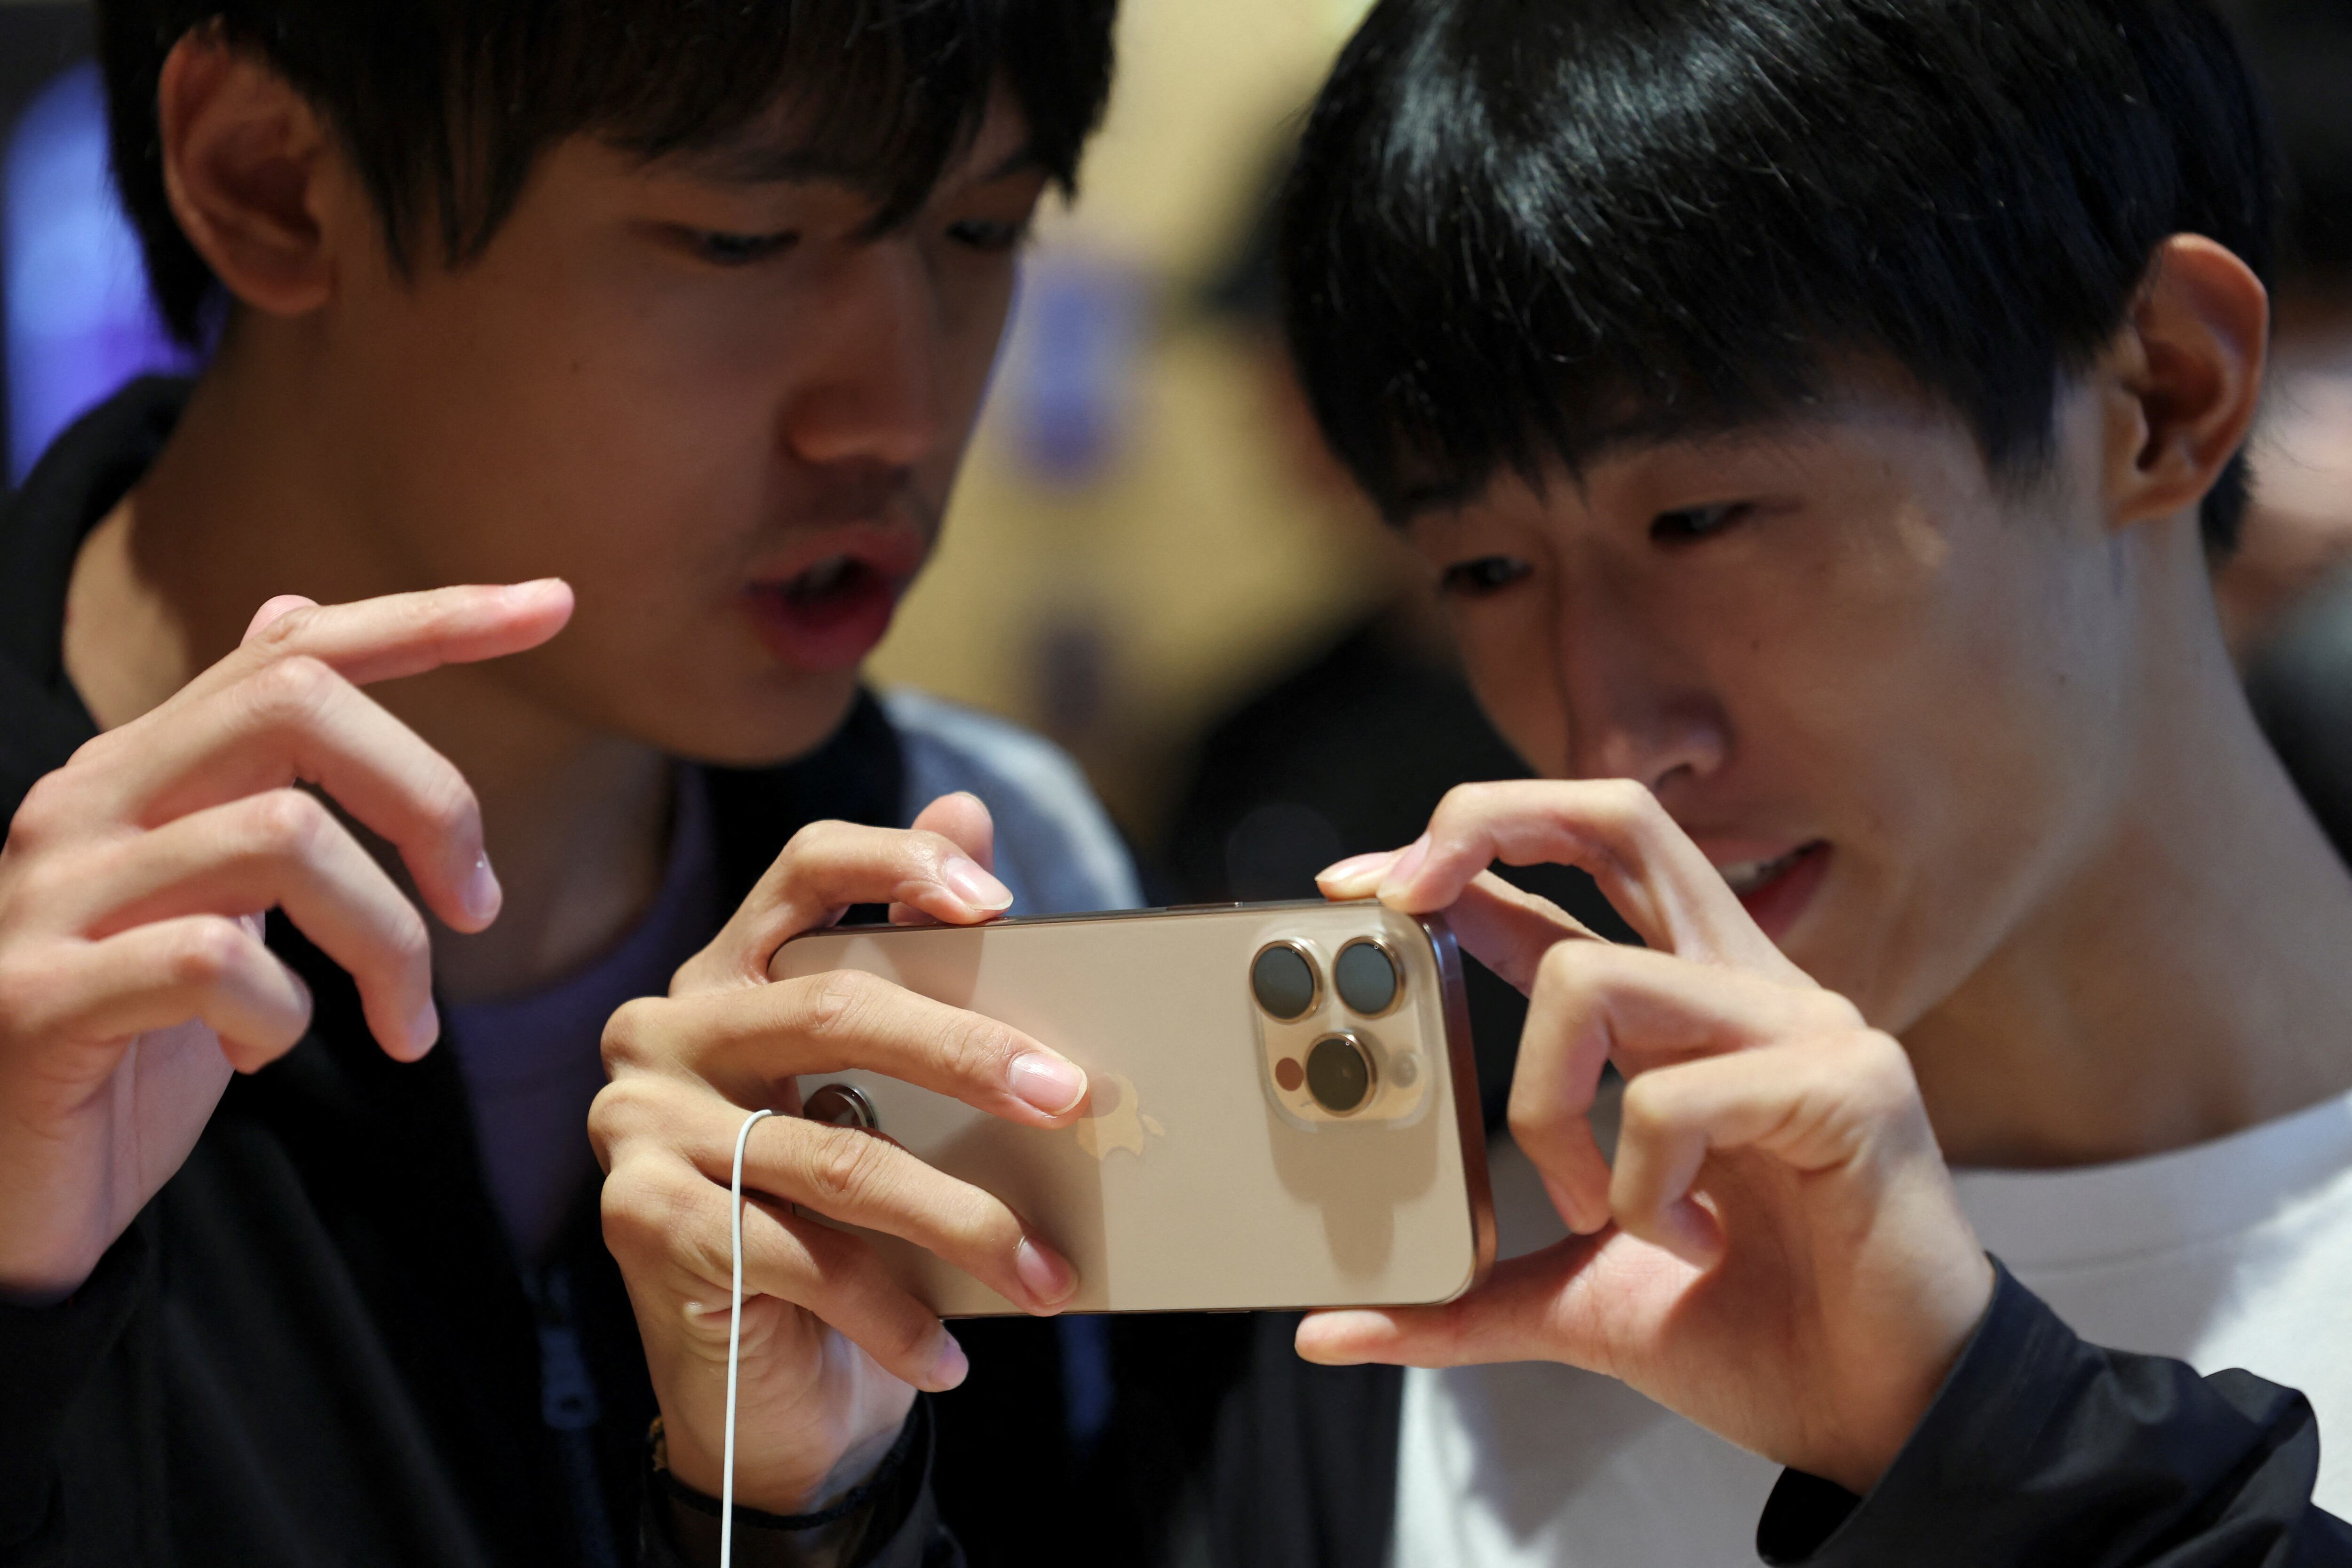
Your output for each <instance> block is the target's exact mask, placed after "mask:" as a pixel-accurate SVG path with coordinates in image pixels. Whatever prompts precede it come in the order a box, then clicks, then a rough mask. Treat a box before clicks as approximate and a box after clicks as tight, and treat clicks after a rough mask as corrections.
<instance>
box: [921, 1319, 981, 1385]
mask: <svg viewBox="0 0 2352 1568" xmlns="http://www.w3.org/2000/svg"><path fill="white" fill-rule="evenodd" d="M970 1374H971V1357H969V1356H967V1355H965V1354H964V1353H963V1346H961V1345H960V1344H958V1343H956V1336H955V1335H953V1334H951V1333H948V1331H947V1330H945V1329H941V1330H940V1348H939V1350H938V1351H937V1352H936V1353H935V1354H933V1355H932V1357H931V1375H930V1385H931V1392H932V1393H934V1394H945V1393H946V1392H947V1391H948V1390H949V1389H950V1388H953V1387H955V1386H956V1385H959V1384H961V1382H962V1381H963V1380H964V1378H965V1377H966V1376H968V1375H970Z"/></svg>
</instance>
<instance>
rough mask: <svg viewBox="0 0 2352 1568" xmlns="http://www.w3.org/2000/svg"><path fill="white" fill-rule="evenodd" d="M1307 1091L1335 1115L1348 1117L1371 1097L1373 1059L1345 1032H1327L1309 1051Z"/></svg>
mask: <svg viewBox="0 0 2352 1568" xmlns="http://www.w3.org/2000/svg"><path fill="white" fill-rule="evenodd" d="M1307 1092H1308V1093H1309V1094H1312V1095H1314V1096H1315V1103H1317V1104H1318V1105H1320V1106H1322V1107H1323V1109H1325V1110H1326V1111H1328V1112H1330V1113H1332V1114H1333V1115H1335V1116H1349V1115H1353V1114H1354V1113H1356V1112H1358V1111H1360V1110H1362V1109H1363V1107H1364V1102H1365V1101H1367V1100H1369V1099H1370V1098H1371V1097H1372V1059H1371V1058H1370V1057H1369V1056H1366V1055H1365V1054H1364V1048H1363V1047H1362V1046H1360V1045H1358V1044H1357V1043H1356V1042H1355V1041H1354V1040H1350V1039H1349V1038H1348V1037H1347V1036H1346V1035H1344V1034H1327V1035H1325V1036H1324V1037H1323V1038H1322V1039H1321V1040H1317V1041H1316V1042H1315V1049H1314V1050H1312V1051H1308V1052H1307Z"/></svg>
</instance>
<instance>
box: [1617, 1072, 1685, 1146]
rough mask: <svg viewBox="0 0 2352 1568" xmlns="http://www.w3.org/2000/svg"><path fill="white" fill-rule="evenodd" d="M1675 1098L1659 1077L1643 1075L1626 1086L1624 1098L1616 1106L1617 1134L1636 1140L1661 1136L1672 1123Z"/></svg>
mask: <svg viewBox="0 0 2352 1568" xmlns="http://www.w3.org/2000/svg"><path fill="white" fill-rule="evenodd" d="M1674 1099H1675V1096H1674V1093H1673V1091H1672V1090H1670V1089H1669V1088H1668V1087H1667V1086H1666V1084H1665V1082H1664V1079H1663V1077H1662V1076H1661V1074H1659V1073H1655V1072H1645V1073H1643V1075H1642V1076H1641V1077H1639V1078H1636V1079H1634V1080H1633V1082H1631V1083H1628V1084H1627V1085H1625V1096H1624V1098H1623V1100H1622V1101H1621V1102H1620V1103H1619V1112H1618V1116H1619V1121H1618V1125H1619V1129H1620V1132H1619V1135H1620V1136H1621V1137H1631V1138H1636V1139H1646V1138H1656V1137H1660V1136H1662V1135H1664V1134H1665V1133H1667V1132H1669V1131H1670V1130H1672V1128H1673V1126H1674V1124H1675V1113H1674Z"/></svg>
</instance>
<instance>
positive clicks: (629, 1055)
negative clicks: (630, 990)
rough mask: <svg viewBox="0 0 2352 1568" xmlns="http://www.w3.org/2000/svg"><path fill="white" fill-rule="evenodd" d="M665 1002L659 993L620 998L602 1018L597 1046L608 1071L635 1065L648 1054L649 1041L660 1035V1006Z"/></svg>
mask: <svg viewBox="0 0 2352 1568" xmlns="http://www.w3.org/2000/svg"><path fill="white" fill-rule="evenodd" d="M667 1006H668V1003H667V1001H665V1000H664V999H663V998H659V997H637V998H633V999H631V1000H629V1001H625V1002H623V1003H622V1004H621V1005H620V1007H618V1008H617V1009H614V1013H613V1016H612V1017H611V1018H609V1019H605V1020H604V1039H603V1041H602V1042H601V1050H602V1051H603V1053H604V1071H606V1072H607V1073H608V1074H609V1073H611V1072H613V1071H614V1070H615V1069H616V1068H620V1067H625V1066H632V1065H635V1063H637V1062H640V1061H644V1060H645V1059H646V1057H647V1056H648V1055H650V1054H651V1052H652V1048H653V1042H654V1041H655V1040H658V1039H659V1038H660V1037H661V1028H660V1020H661V1013H662V1009H664V1008H666V1007H667Z"/></svg>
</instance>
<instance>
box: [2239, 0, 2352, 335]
mask: <svg viewBox="0 0 2352 1568" xmlns="http://www.w3.org/2000/svg"><path fill="white" fill-rule="evenodd" d="M2226 14H2227V15H2228V16H2229V17H2230V20H2231V23H2232V24H2233V25H2234V26H2235V27H2236V29H2237V33H2238V38H2239V41H2240V42H2241V43H2242V45H2243V46H2244V47H2245V51H2246V56H2247V57H2248V58H2249V59H2251V60H2252V62H2253V67H2254V75H2255V76H2256V77H2258V78H2261V81H2262V84H2263V90H2264V92H2265V94H2266V95H2267V97H2268V98H2269V99H2270V105H2271V112H2272V117H2273V120H2275V121H2276V123H2277V126H2278V141H2279V150H2280V152H2281V155H2282V156H2283V157H2284V161H2285V163H2286V172H2287V186H2288V195H2289V201H2288V204H2287V207H2288V210H2287V216H2286V246H2285V253H2284V256H2282V257H2281V271H2282V272H2283V273H2284V282H2285V283H2286V284H2287V285H2288V287H2301V288H2310V289H2315V290H2325V291H2326V292H2330V293H2335V294H2343V293H2345V292H2347V290H2352V5H2347V4H2345V0H2232V3H2231V5H2229V6H2228V7H2227V12H2226Z"/></svg>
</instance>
